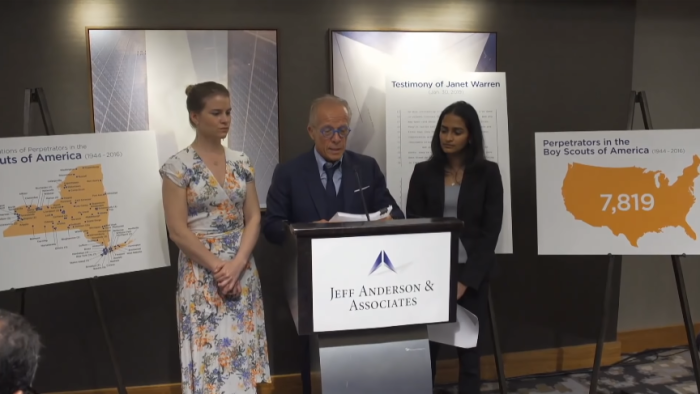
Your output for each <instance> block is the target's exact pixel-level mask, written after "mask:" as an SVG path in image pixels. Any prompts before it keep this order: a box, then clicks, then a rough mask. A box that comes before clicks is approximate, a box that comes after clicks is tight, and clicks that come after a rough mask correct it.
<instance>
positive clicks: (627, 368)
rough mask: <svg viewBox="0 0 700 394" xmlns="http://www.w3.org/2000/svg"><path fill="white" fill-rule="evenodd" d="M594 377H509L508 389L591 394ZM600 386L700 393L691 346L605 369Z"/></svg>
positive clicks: (451, 389) (492, 385)
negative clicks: (589, 392) (689, 350)
mask: <svg viewBox="0 0 700 394" xmlns="http://www.w3.org/2000/svg"><path fill="white" fill-rule="evenodd" d="M590 378H591V375H590V372H589V371H588V372H586V371H581V372H576V373H569V374H557V375H554V374H551V375H540V376H533V377H527V378H512V379H509V380H508V392H509V393H515V394H564V393H565V394H588V388H589V385H590ZM598 388H599V390H598V391H599V392H600V393H605V394H617V393H622V394H698V388H697V385H696V383H695V378H694V376H693V363H692V361H691V360H690V353H689V352H688V349H687V347H685V348H674V349H659V350H654V351H647V352H643V353H640V354H637V355H633V356H629V357H627V358H625V359H623V360H622V361H621V362H619V363H618V364H616V365H613V366H610V367H605V368H603V369H602V370H601V373H600V380H599V383H598ZM435 392H436V393H449V394H457V388H456V386H448V387H440V388H438V389H436V390H435ZM481 392H482V394H486V393H488V394H497V393H499V391H498V383H497V382H488V383H484V384H483V386H482V387H481Z"/></svg>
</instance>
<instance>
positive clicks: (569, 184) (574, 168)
mask: <svg viewBox="0 0 700 394" xmlns="http://www.w3.org/2000/svg"><path fill="white" fill-rule="evenodd" d="M698 166H700V157H698V156H697V155H694V156H693V162H692V164H690V165H689V166H687V167H685V168H684V169H683V173H682V175H681V176H679V177H678V179H677V180H676V181H675V182H673V184H671V182H670V180H669V178H668V177H667V176H666V174H664V173H663V172H661V171H650V170H647V169H645V168H640V167H616V168H613V167H597V166H590V165H586V164H580V163H571V164H569V165H568V170H567V173H566V176H565V177H564V182H563V184H562V188H561V193H562V197H563V198H564V205H565V207H566V210H567V211H568V212H570V213H571V214H572V215H573V216H574V218H575V219H577V220H580V221H582V222H584V223H587V224H589V225H591V226H594V227H607V228H609V229H610V230H611V231H612V232H613V234H614V235H615V236H618V235H620V234H622V235H623V236H625V237H626V238H627V240H628V241H629V243H630V244H631V245H632V246H634V247H638V242H639V239H640V238H642V237H643V236H644V235H645V234H649V233H659V232H661V231H662V230H663V229H664V228H669V227H680V228H682V229H683V230H684V231H685V233H686V234H687V235H688V237H690V238H692V239H693V240H697V234H696V232H695V230H694V229H693V228H692V227H691V226H690V225H689V224H688V222H687V220H686V217H687V216H688V213H689V212H690V209H691V208H692V207H693V205H694V204H695V193H694V191H695V190H694V185H695V179H696V178H697V177H698V176H699V175H700V173H699V172H698ZM621 194H626V195H633V194H636V195H638V196H641V195H645V194H650V195H651V196H653V200H654V206H653V209H650V210H648V211H647V210H640V209H636V210H635V209H629V210H626V211H622V210H613V209H607V210H605V211H604V210H603V209H602V208H601V207H603V203H604V202H605V200H603V199H602V198H601V195H613V196H618V195H621ZM613 203H616V201H613ZM613 203H611V205H612V204H613Z"/></svg>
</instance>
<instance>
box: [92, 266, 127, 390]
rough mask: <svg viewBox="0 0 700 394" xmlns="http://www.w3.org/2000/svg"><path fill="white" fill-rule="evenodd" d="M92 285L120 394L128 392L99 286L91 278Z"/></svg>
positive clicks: (96, 307)
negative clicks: (98, 291)
mask: <svg viewBox="0 0 700 394" xmlns="http://www.w3.org/2000/svg"><path fill="white" fill-rule="evenodd" d="M90 287H91V288H92V299H93V301H95V309H96V310H97V316H98V317H99V319H100V325H101V326H102V334H104V337H105V342H107V350H109V357H110V358H111V359H112V367H113V368H114V377H115V378H116V379H117V391H118V392H119V394H126V387H124V381H123V380H122V374H121V372H119V364H117V357H116V354H115V352H114V346H112V340H111V339H110V338H109V331H108V330H107V323H106V322H105V318H104V314H103V313H102V306H101V304H100V297H99V295H98V294H97V287H96V286H95V279H90Z"/></svg>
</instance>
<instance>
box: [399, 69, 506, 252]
mask: <svg viewBox="0 0 700 394" xmlns="http://www.w3.org/2000/svg"><path fill="white" fill-rule="evenodd" d="M460 100H462V101H466V102H467V103H469V104H471V105H472V106H473V107H474V108H475V109H476V111H477V112H478V113H479V116H480V120H481V125H482V130H483V134H484V149H485V151H486V158H487V159H488V160H491V161H494V162H496V163H498V167H499V169H500V171H501V177H502V181H503V227H502V229H501V234H500V237H499V239H498V245H497V246H496V253H513V230H512V220H511V201H510V147H509V138H508V105H507V96H506V76H505V73H452V74H440V75H435V74H432V73H420V74H413V73H411V74H405V73H404V74H398V73H397V74H389V75H387V78H386V146H387V152H386V157H387V170H386V176H387V184H388V187H389V191H390V192H391V194H392V196H394V198H395V199H396V201H397V203H399V204H400V206H401V208H402V209H405V208H406V196H407V194H408V184H409V182H410V180H411V175H412V174H413V169H414V167H415V165H416V163H419V162H422V161H425V160H428V159H429V158H430V155H431V152H430V142H431V140H432V138H433V135H434V133H435V129H436V126H437V122H438V119H439V117H440V113H441V112H442V111H443V110H444V109H445V107H447V106H448V105H450V104H452V103H454V102H456V101H460Z"/></svg>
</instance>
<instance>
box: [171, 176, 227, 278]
mask: <svg viewBox="0 0 700 394" xmlns="http://www.w3.org/2000/svg"><path fill="white" fill-rule="evenodd" d="M163 208H164V209H165V223H166V225H167V226H168V232H169V233H170V239H171V240H172V241H173V242H175V245H177V247H178V248H180V250H181V251H182V252H183V253H184V254H185V255H187V257H189V258H190V259H191V260H192V261H194V262H195V263H197V264H199V265H201V266H203V267H204V268H206V269H208V270H210V271H217V270H218V269H219V268H220V267H221V265H222V264H223V262H222V261H221V260H220V259H219V258H218V257H216V256H215V255H214V254H213V253H212V252H210V251H209V250H208V249H207V248H206V247H205V246H204V245H203V244H202V242H201V241H200V240H199V239H198V238H197V236H196V235H194V233H193V232H192V231H191V230H190V229H189V228H188V227H187V194H186V189H185V188H182V187H180V186H178V185H177V184H175V183H174V182H173V181H171V180H170V179H168V178H167V177H165V178H164V179H163Z"/></svg>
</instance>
